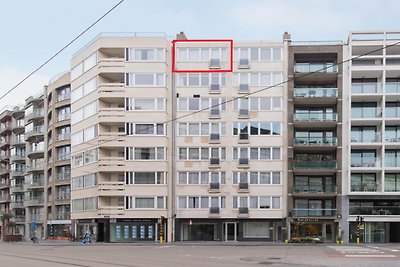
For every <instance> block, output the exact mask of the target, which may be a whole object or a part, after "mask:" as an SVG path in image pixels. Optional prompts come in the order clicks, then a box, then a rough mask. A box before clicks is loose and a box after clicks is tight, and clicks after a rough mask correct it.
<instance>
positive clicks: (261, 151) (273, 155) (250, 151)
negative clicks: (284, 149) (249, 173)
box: [233, 147, 281, 160]
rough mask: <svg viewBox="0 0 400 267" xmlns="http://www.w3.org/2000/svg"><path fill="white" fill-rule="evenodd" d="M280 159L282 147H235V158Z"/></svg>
mask: <svg viewBox="0 0 400 267" xmlns="http://www.w3.org/2000/svg"><path fill="white" fill-rule="evenodd" d="M242 158H247V159H251V160H280V159H281V148H280V147H233V160H237V159H242Z"/></svg>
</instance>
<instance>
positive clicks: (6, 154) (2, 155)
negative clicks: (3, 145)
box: [0, 153, 10, 161]
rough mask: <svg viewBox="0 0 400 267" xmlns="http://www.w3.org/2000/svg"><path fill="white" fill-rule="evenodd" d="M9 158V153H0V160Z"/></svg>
mask: <svg viewBox="0 0 400 267" xmlns="http://www.w3.org/2000/svg"><path fill="white" fill-rule="evenodd" d="M9 158H10V154H9V153H5V154H3V153H2V154H0V161H4V160H8V159H9Z"/></svg>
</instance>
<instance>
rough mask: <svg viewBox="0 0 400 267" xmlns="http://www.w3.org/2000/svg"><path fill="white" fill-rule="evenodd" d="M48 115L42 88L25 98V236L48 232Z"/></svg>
mask: <svg viewBox="0 0 400 267" xmlns="http://www.w3.org/2000/svg"><path fill="white" fill-rule="evenodd" d="M44 115H45V110H44V94H43V91H41V92H40V93H39V94H37V95H35V96H31V97H29V98H28V99H26V101H25V152H26V173H25V180H24V182H25V183H24V191H25V198H24V207H25V216H26V217H25V236H27V237H30V236H33V235H35V236H36V237H37V238H39V239H40V238H43V237H44V236H45V232H46V230H45V228H46V221H45V206H44V204H45V190H44V170H45V169H46V162H45V158H44V156H45V154H44V151H45V143H44V133H45V129H46V127H45V125H44Z"/></svg>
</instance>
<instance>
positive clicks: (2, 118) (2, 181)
mask: <svg viewBox="0 0 400 267" xmlns="http://www.w3.org/2000/svg"><path fill="white" fill-rule="evenodd" d="M11 113H12V111H11V109H9V108H5V109H3V111H2V112H1V114H0V213H8V212H9V211H10V202H11V197H10V146H11V128H12V117H11Z"/></svg>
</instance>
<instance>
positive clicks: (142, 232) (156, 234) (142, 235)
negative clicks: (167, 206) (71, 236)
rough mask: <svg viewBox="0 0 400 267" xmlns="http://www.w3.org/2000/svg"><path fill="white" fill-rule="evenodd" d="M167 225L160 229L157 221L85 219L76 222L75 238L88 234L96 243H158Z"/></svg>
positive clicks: (165, 231)
mask: <svg viewBox="0 0 400 267" xmlns="http://www.w3.org/2000/svg"><path fill="white" fill-rule="evenodd" d="M166 224H167V223H166V222H164V223H163V226H162V227H160V220H159V219H146V218H143V219H129V218H126V219H123V218H122V219H89V220H88V219H85V220H77V221H76V226H75V227H76V236H77V237H78V238H79V237H82V236H84V235H85V234H87V233H88V234H90V235H91V236H92V240H93V241H97V242H119V243H127V242H141V241H158V240H159V238H160V234H161V233H162V236H163V239H165V237H166V236H167V228H166V226H167V225H166Z"/></svg>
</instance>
